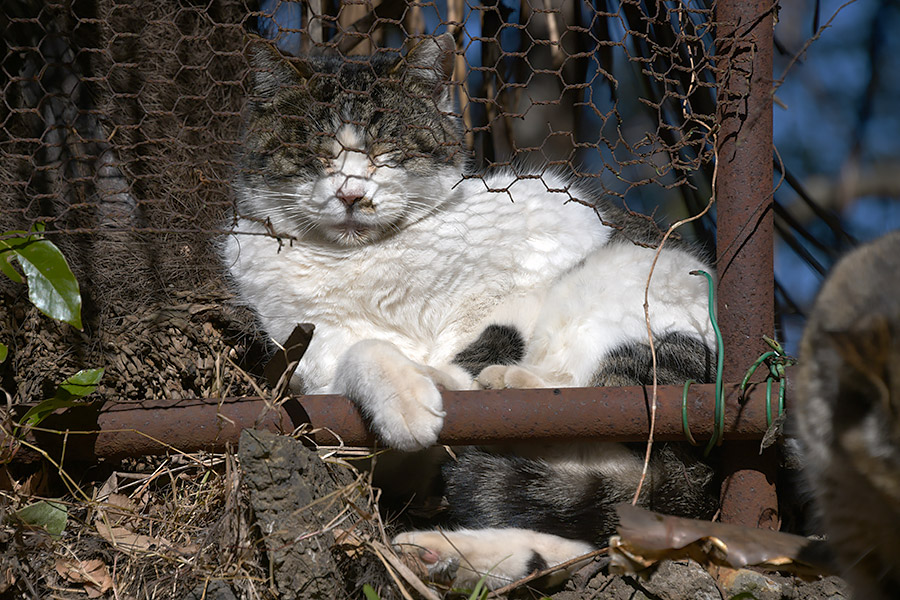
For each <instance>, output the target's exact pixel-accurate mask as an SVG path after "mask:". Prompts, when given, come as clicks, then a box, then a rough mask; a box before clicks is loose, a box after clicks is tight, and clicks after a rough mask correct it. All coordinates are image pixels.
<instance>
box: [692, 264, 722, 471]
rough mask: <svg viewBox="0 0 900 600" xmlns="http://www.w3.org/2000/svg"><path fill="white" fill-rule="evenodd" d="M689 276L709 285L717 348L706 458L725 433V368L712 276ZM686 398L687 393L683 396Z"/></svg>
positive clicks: (704, 453) (705, 449)
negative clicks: (714, 397)
mask: <svg viewBox="0 0 900 600" xmlns="http://www.w3.org/2000/svg"><path fill="white" fill-rule="evenodd" d="M691 275H703V276H704V277H706V281H707V283H708V284H709V320H710V322H711V323H712V326H713V331H714V332H715V333H716V345H717V348H718V352H717V354H718V356H717V360H716V411H715V421H714V422H713V435H712V437H711V438H709V443H708V444H707V445H706V448H704V450H703V456H708V455H709V453H710V451H711V450H712V449H713V447H714V446H715V445H716V444H718V443H719V442H720V441H721V439H722V432H723V431H725V392H724V390H723V385H722V370H723V369H724V367H725V347H724V342H723V341H722V332H721V331H719V323H718V322H717V321H716V290H715V286H714V285H713V279H712V276H711V275H710V274H709V273H707V272H706V271H699V270H698V271H691ZM684 396H685V398H686V397H687V392H686V391H685V394H684ZM686 404H687V402H686V400H685V402H684V403H683V405H682V419H683V423H682V424H684V423H685V422H687V417H686V415H687V411H686Z"/></svg>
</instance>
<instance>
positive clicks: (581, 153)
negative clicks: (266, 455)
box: [0, 0, 744, 402]
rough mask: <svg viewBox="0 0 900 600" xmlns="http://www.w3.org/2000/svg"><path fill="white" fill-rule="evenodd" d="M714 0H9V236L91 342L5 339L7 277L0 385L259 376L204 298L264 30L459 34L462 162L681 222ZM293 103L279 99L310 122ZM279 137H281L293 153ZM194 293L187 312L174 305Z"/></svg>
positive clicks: (474, 171) (173, 383)
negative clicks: (30, 237) (65, 273)
mask: <svg viewBox="0 0 900 600" xmlns="http://www.w3.org/2000/svg"><path fill="white" fill-rule="evenodd" d="M714 14H715V10H714V6H713V5H712V3H710V2H704V1H700V2H679V3H671V4H670V3H647V2H631V1H622V2H609V3H590V2H571V3H570V2H552V1H549V0H532V1H531V2H511V1H500V2H483V3H469V2H461V1H458V0H447V1H445V2H436V3H434V2H428V3H425V2H396V1H393V0H385V1H383V2H380V3H375V2H368V1H367V2H316V1H312V2H286V1H273V0H262V1H260V2H251V1H248V0H219V1H215V2H208V3H207V2H191V1H187V0H180V1H172V2H142V1H135V2H120V1H115V0H85V1H80V2H39V1H36V0H10V1H7V2H4V3H3V6H2V8H0V24H2V28H3V30H4V35H3V38H2V42H0V43H2V48H0V90H2V98H3V100H2V102H0V131H2V136H0V147H2V153H3V160H2V163H0V206H2V210H0V235H6V233H5V232H9V231H17V230H28V229H29V228H31V227H33V226H34V225H35V224H37V223H41V224H43V226H44V227H46V232H47V233H46V235H47V236H48V237H49V238H50V239H52V240H53V241H54V242H55V243H56V244H57V245H58V246H59V247H60V248H61V249H62V251H63V253H64V254H65V255H66V257H67V258H68V260H69V262H70V264H71V265H72V268H73V271H74V272H75V274H76V276H77V277H78V279H79V281H80V282H81V285H82V291H83V295H84V297H85V311H86V323H87V328H86V332H87V337H85V336H84V335H82V336H81V337H73V335H74V334H72V333H71V332H65V331H61V332H59V335H58V337H59V340H56V339H54V343H55V342H57V341H58V342H59V347H62V348H63V349H65V348H69V347H71V345H72V344H73V343H75V344H76V346H77V348H78V351H77V352H74V353H73V352H70V351H68V350H64V351H62V352H57V353H56V355H55V357H54V358H53V360H50V361H49V363H48V362H46V361H44V362H42V361H39V360H34V359H35V353H37V354H40V353H44V354H47V353H48V350H47V346H48V343H39V342H36V341H34V340H31V339H24V338H22V339H20V338H17V337H16V335H19V336H20V337H21V334H22V332H23V331H24V329H25V327H26V324H27V323H26V321H27V320H28V318H29V317H28V315H27V314H26V313H23V310H22V308H21V307H22V306H23V303H22V300H23V295H22V289H21V287H16V285H14V284H13V283H12V282H10V281H8V280H6V279H5V278H4V279H3V281H0V286H2V287H0V291H2V292H3V293H4V295H5V302H4V304H5V305H6V306H8V307H12V306H17V307H19V308H16V309H15V310H13V309H10V310H9V311H8V312H7V313H5V318H4V319H3V321H4V328H6V331H7V338H10V337H11V338H14V339H13V342H14V343H13V344H12V345H10V348H11V354H12V359H11V360H10V361H7V363H6V364H5V365H4V369H5V375H4V378H5V382H6V389H10V390H16V392H15V393H14V394H13V395H14V396H15V399H16V400H17V401H23V402H26V401H29V400H33V399H34V398H35V397H37V395H38V393H39V392H38V390H39V389H40V386H41V385H42V384H41V383H40V382H41V381H43V380H44V379H46V377H47V376H46V373H45V372H46V371H47V370H48V368H49V369H50V370H51V371H53V372H54V373H59V372H61V371H65V369H73V368H75V367H76V366H81V365H82V364H83V363H90V362H91V361H94V362H98V361H102V362H104V364H108V367H107V381H110V382H114V381H119V380H120V379H121V380H123V381H125V380H129V379H131V380H133V379H134V378H135V377H137V376H141V377H145V378H146V373H150V372H158V373H160V375H159V377H157V378H155V379H154V381H153V382H152V384H151V383H147V384H146V385H134V384H130V383H122V384H121V385H118V384H116V385H115V386H114V389H111V390H110V391H111V392H115V394H116V395H117V396H116V397H117V398H131V399H148V398H152V397H172V396H173V395H174V397H176V398H178V397H209V396H217V395H221V394H223V393H224V392H225V391H231V392H232V393H235V392H238V391H241V392H248V391H252V386H251V385H250V384H249V383H247V381H245V379H246V378H241V377H238V378H237V379H236V380H235V381H237V380H241V382H239V383H235V387H229V385H228V384H226V383H223V382H222V380H221V372H222V370H223V369H225V370H227V369H228V368H230V366H231V362H234V363H241V364H242V367H244V368H249V370H251V371H252V370H253V365H255V364H257V363H258V362H260V361H261V360H263V359H260V358H252V356H253V355H254V351H252V350H253V348H254V347H255V348H256V349H257V351H258V352H257V353H260V352H261V353H263V354H264V352H265V351H264V350H259V348H258V346H259V345H260V342H259V340H258V339H253V338H254V336H253V333H252V330H253V325H252V317H248V316H247V315H245V314H244V315H240V314H229V315H226V317H228V318H227V319H225V317H222V315H219V316H218V317H217V318H219V317H221V318H219V321H222V320H223V319H225V320H229V319H231V321H236V323H233V322H231V321H229V322H228V323H227V324H226V325H223V326H222V329H223V331H225V332H226V333H223V335H222V339H223V342H222V344H221V345H216V346H215V348H209V347H207V346H208V344H207V342H206V339H207V338H208V337H209V331H208V329H209V328H210V325H209V323H200V322H198V318H197V315H198V314H199V315H200V316H201V317H207V316H208V315H207V311H208V309H204V308H203V307H208V306H210V305H211V304H217V303H220V301H222V300H223V299H225V300H227V297H228V295H229V292H228V290H227V288H226V287H225V286H224V285H223V284H222V273H221V268H220V259H219V258H218V255H217V252H216V249H215V248H216V243H217V241H218V240H219V239H221V235H222V234H224V233H226V232H228V231H229V230H230V229H231V228H232V225H233V222H234V221H233V216H234V215H235V213H236V211H237V212H239V209H236V206H237V205H236V202H235V193H234V191H233V185H232V184H233V182H234V180H235V177H236V175H238V174H239V173H241V172H242V170H244V171H246V170H247V169H252V167H250V166H248V165H247V163H246V161H243V162H242V157H243V156H245V154H246V143H245V142H244V138H243V135H244V134H243V130H244V123H245V117H246V116H247V114H248V106H247V105H248V101H249V102H252V101H253V96H254V84H253V82H254V78H255V77H259V75H260V72H265V70H266V67H265V66H263V67H260V65H259V64H256V65H254V64H253V60H252V46H253V44H254V43H255V42H256V40H257V38H258V37H261V38H263V39H266V40H269V41H270V43H271V44H272V45H273V46H275V47H277V48H278V49H279V51H280V52H281V53H283V54H285V55H295V54H296V55H308V54H315V55H324V56H328V55H341V56H344V57H348V59H349V60H352V61H355V62H357V63H358V62H360V61H362V62H365V61H370V60H373V58H372V57H379V56H380V57H385V56H387V57H389V56H398V57H399V56H404V55H406V54H407V53H408V51H409V49H410V48H411V47H412V46H414V45H415V44H416V43H417V42H419V41H421V40H423V39H428V38H430V37H432V36H434V35H438V34H441V33H450V34H452V36H453V40H454V43H453V48H452V57H451V58H452V61H451V66H450V68H449V69H448V72H447V73H446V77H447V80H448V82H447V85H448V89H449V90H450V91H451V94H452V100H453V105H452V106H453V108H451V109H450V110H452V111H454V112H455V114H456V116H457V117H458V120H459V123H460V126H461V128H462V135H461V137H460V142H459V146H460V147H459V149H458V150H459V152H460V153H462V154H463V155H464V156H465V157H466V161H467V165H468V168H467V170H466V173H467V174H466V175H464V174H463V173H462V171H461V174H460V177H461V178H462V177H478V176H479V175H478V174H479V173H483V172H484V171H485V170H486V169H487V170H496V169H506V170H507V171H509V172H510V173H511V178H510V181H513V180H515V178H517V177H529V178H540V179H542V180H545V182H548V186H547V187H548V192H549V193H551V194H555V195H557V196H558V197H559V201H560V203H561V204H562V203H563V202H565V201H569V200H575V201H588V202H590V201H593V200H594V198H589V197H577V196H578V193H575V192H573V189H575V188H569V187H568V186H559V185H555V186H554V185H550V184H549V183H550V182H551V178H550V176H549V174H551V173H555V174H562V175H563V176H564V177H570V178H572V179H573V180H577V181H581V182H582V183H585V182H586V183H587V184H588V185H587V186H582V187H580V188H577V189H581V190H586V189H589V190H590V195H592V196H595V197H601V196H602V197H606V198H608V199H611V200H612V201H614V202H616V203H618V204H619V205H621V206H624V207H626V208H628V209H629V210H634V211H637V212H640V213H645V214H651V213H657V214H656V216H657V217H658V218H664V219H666V220H668V221H674V220H677V219H679V218H683V217H685V216H688V215H695V214H698V213H700V212H701V211H702V210H703V208H704V207H705V206H706V204H707V203H708V202H709V199H710V195H711V188H710V186H711V181H712V174H713V167H714V162H715V161H714V153H715V144H714V141H715V135H716V130H717V126H718V125H717V123H718V121H717V116H716V110H717V102H716V85H717V84H716V81H717V72H716V67H715V61H714V57H715V55H716V50H715V44H716V41H715V38H714V34H715V29H716V22H715V19H714ZM743 99H744V95H743V94H737V95H735V96H733V97H726V98H725V104H728V103H734V104H735V105H737V104H739V103H740V102H741V101H742V100H743ZM721 108H722V101H721V100H720V102H719V109H720V110H721ZM294 113H295V114H292V115H285V116H286V117H288V118H294V119H295V123H296V119H299V120H300V121H302V120H303V119H304V118H309V115H308V114H306V113H304V114H306V116H302V115H300V114H299V113H297V111H294ZM296 126H298V127H302V123H299V124H296ZM408 133H409V132H407V134H408ZM276 137H277V136H276ZM288 138H290V136H286V137H279V138H278V140H279V141H278V143H279V144H281V150H283V151H284V152H286V153H288V154H290V153H291V152H295V151H296V150H297V148H295V147H291V145H292V143H293V141H292V140H291V139H288ZM307 150H309V148H307ZM555 181H559V178H557V179H556V180H555ZM582 195H584V194H583V192H582ZM713 222H714V221H713V219H712V218H711V216H710V215H707V217H705V218H704V219H703V220H700V221H697V222H695V223H693V224H692V225H691V226H690V227H685V228H683V229H682V230H680V233H681V234H682V235H684V236H685V237H687V238H689V239H691V240H693V241H695V242H697V243H699V244H701V245H705V246H706V247H707V248H708V249H709V250H710V251H711V253H712V251H713V249H714V245H715V241H714V225H713ZM612 225H614V226H615V223H612ZM189 303H193V305H192V307H191V308H189V309H186V310H188V314H187V315H186V316H184V315H182V316H179V317H177V318H175V317H171V314H170V313H171V307H172V306H173V305H177V306H182V307H183V306H186V305H187V304H189ZM226 304H227V302H226ZM236 310H237V311H238V312H240V307H238V308H237V309H236ZM160 311H163V312H164V313H165V314H166V315H169V316H166V317H165V318H164V319H163V321H164V322H162V323H161V324H160V323H156V324H155V325H154V327H156V330H157V333H158V335H156V337H154V338H153V339H146V340H142V341H140V343H138V342H135V343H133V344H132V343H129V342H128V341H127V340H128V339H130V338H129V336H133V335H134V332H135V331H137V330H140V329H141V327H139V325H141V324H144V325H146V319H147V318H148V315H150V314H154V315H155V314H158V313H159V312H160ZM166 311H168V312H166ZM190 311H195V312H190ZM216 314H218V313H216ZM182 317H184V318H182ZM232 317H233V319H232ZM199 320H203V319H199ZM209 320H210V319H208V318H206V321H209ZM186 321H189V322H193V323H194V325H196V326H197V327H201V325H202V327H205V328H206V331H199V330H198V331H197V332H196V334H194V335H191V336H188V338H189V339H181V340H180V341H179V340H177V339H176V340H175V341H178V342H179V343H178V344H177V347H181V348H183V350H184V352H180V351H178V352H175V353H174V354H175V355H178V354H183V355H187V356H186V357H185V356H182V357H177V356H176V357H173V356H170V354H172V353H171V352H167V351H166V348H171V347H173V344H172V341H173V336H174V337H176V338H177V336H178V334H180V333H183V332H184V331H185V330H187V329H189V327H187V323H186ZM28 326H29V327H31V325H28ZM214 326H215V323H214ZM33 327H34V328H35V329H37V328H43V329H47V327H48V326H47V325H45V324H41V323H39V322H37V321H35V322H34V325H33ZM16 332H18V333H16ZM26 338H27V336H26ZM49 345H53V343H49ZM235 345H236V346H237V348H236V350H235V348H234V346H235ZM192 352H193V353H195V354H196V353H200V354H204V357H203V358H201V359H195V358H194V357H193V356H192V355H191V353H192ZM110 354H114V355H117V356H113V357H112V358H110V356H109V355H110ZM246 354H250V355H251V359H250V360H246V356H245V355H246ZM145 355H146V356H148V357H150V358H146V357H145ZM226 359H228V360H226ZM229 360H230V361H231V362H229ZM248 363H252V364H250V366H249V367H248ZM217 364H218V365H219V366H216V365H217ZM223 365H224V366H223ZM186 371H187V372H189V373H190V375H185V374H184V373H185V372H186ZM43 385H45V387H46V382H45V383H44V384H43Z"/></svg>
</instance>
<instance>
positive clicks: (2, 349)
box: [0, 344, 9, 363]
mask: <svg viewBox="0 0 900 600" xmlns="http://www.w3.org/2000/svg"><path fill="white" fill-rule="evenodd" d="M7 354H9V348H7V347H6V344H0V363H2V362H3V361H4V360H6V355H7Z"/></svg>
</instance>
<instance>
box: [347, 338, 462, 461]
mask: <svg viewBox="0 0 900 600" xmlns="http://www.w3.org/2000/svg"><path fill="white" fill-rule="evenodd" d="M427 372H428V371H427V369H426V368H425V367H423V366H421V365H418V364H416V363H414V362H413V361H411V360H409V359H408V358H406V356H404V355H403V353H402V352H400V350H399V349H398V348H397V347H396V346H394V345H393V344H391V343H389V342H383V341H379V340H366V341H362V342H358V343H356V344H354V345H353V346H352V347H351V348H350V349H349V350H348V351H347V352H346V353H345V354H344V356H343V357H342V358H341V360H340V362H339V364H338V369H337V375H336V377H335V382H334V385H333V391H334V392H335V393H338V394H343V395H345V396H347V397H349V398H350V399H351V400H353V401H354V402H355V403H356V405H357V406H358V407H359V408H360V410H361V411H362V412H363V414H364V415H365V416H366V417H367V418H368V420H369V422H370V423H371V425H372V427H373V429H374V430H375V434H376V435H378V436H379V437H380V438H381V439H382V440H384V442H385V443H387V444H388V445H389V446H391V447H392V448H397V449H399V450H405V451H408V452H412V451H415V450H421V449H423V448H427V447H429V446H432V445H434V444H435V443H436V442H437V438H438V434H439V433H440V432H441V428H442V427H443V426H444V416H445V415H446V413H445V412H444V408H443V400H442V399H441V393H440V391H438V389H437V386H435V384H434V382H433V381H432V380H431V378H430V377H429V376H428V375H427V374H426V373H427Z"/></svg>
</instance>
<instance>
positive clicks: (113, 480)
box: [94, 471, 119, 502]
mask: <svg viewBox="0 0 900 600" xmlns="http://www.w3.org/2000/svg"><path fill="white" fill-rule="evenodd" d="M118 491H119V474H118V473H117V472H116V471H113V472H112V474H111V475H110V476H109V477H107V478H106V481H104V482H103V485H101V486H100V489H98V490H97V494H96V495H95V496H94V498H95V499H96V500H97V502H106V499H107V498H109V495H110V494H114V493H116V492H118Z"/></svg>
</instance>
